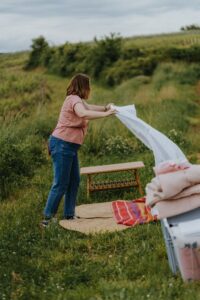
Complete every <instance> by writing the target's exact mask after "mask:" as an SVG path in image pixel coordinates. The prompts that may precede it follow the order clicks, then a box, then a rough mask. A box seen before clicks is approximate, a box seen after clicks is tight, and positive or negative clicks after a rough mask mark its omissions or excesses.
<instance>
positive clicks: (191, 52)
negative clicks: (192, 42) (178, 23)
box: [166, 46, 200, 62]
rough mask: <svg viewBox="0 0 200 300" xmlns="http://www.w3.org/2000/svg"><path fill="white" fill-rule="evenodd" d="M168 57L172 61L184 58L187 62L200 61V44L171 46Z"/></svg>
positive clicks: (167, 52) (167, 51) (167, 53)
mask: <svg viewBox="0 0 200 300" xmlns="http://www.w3.org/2000/svg"><path fill="white" fill-rule="evenodd" d="M166 57H167V58H168V59H170V60H172V61H175V60H182V61H186V62H200V46H191V47H190V48H174V47H173V48H169V49H167V50H166Z"/></svg>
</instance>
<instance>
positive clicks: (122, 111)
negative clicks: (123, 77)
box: [112, 105, 188, 166]
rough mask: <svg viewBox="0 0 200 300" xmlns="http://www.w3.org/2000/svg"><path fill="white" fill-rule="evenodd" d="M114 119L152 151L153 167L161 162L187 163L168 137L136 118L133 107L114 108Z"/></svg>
mask: <svg viewBox="0 0 200 300" xmlns="http://www.w3.org/2000/svg"><path fill="white" fill-rule="evenodd" d="M112 107H113V108H114V109H116V110H117V113H116V117H117V118H118V119H119V120H120V121H121V122H122V123H123V124H124V125H125V126H126V127H127V128H128V129H129V130H130V131H131V132H132V133H133V134H134V135H135V136H136V137H137V138H138V139H139V140H140V141H141V142H142V143H144V144H145V145H146V147H148V148H149V149H150V150H151V151H153V154H154V159H155V165H156V166H157V165H159V164H160V163H162V162H166V161H174V162H177V163H184V162H187V161H188V160H187V158H186V157H185V155H184V154H183V152H182V151H181V150H180V148H179V147H178V146H177V145H176V144H175V143H174V142H172V141H171V140H170V139H169V138H168V137H166V136H165V135H164V134H162V133H161V132H159V131H158V130H156V129H154V128H153V127H151V126H150V125H148V124H147V123H145V122H144V121H143V120H141V119H140V118H138V117H137V114H136V109H135V105H127V106H115V105H112Z"/></svg>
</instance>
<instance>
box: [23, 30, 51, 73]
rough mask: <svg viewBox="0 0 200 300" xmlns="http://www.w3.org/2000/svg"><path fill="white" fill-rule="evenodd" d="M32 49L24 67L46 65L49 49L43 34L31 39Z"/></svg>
mask: <svg viewBox="0 0 200 300" xmlns="http://www.w3.org/2000/svg"><path fill="white" fill-rule="evenodd" d="M31 48H32V51H31V53H30V56H29V60H28V62H27V63H26V65H25V69H33V68H35V67H37V66H39V65H46V64H47V61H48V60H49V55H50V49H49V45H48V43H47V41H46V40H45V38H44V37H43V36H39V37H38V38H36V39H33V43H32V45H31Z"/></svg>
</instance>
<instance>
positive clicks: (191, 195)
mask: <svg viewBox="0 0 200 300" xmlns="http://www.w3.org/2000/svg"><path fill="white" fill-rule="evenodd" d="M154 171H155V173H156V177H154V178H153V179H152V180H151V182H150V183H148V184H147V186H146V205H148V206H150V207H151V208H152V213H153V214H156V215H157V217H158V219H162V218H167V217H171V216H175V215H178V214H181V213H184V212H188V211H190V210H192V209H195V208H197V207H200V165H191V164H185V165H182V166H180V165H179V166H177V165H176V164H174V165H173V164H171V166H169V165H167V166H163V168H156V169H154Z"/></svg>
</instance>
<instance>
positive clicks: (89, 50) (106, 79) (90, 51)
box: [27, 33, 200, 86]
mask: <svg viewBox="0 0 200 300" xmlns="http://www.w3.org/2000/svg"><path fill="white" fill-rule="evenodd" d="M123 42H124V40H123V39H122V38H121V37H120V36H119V35H116V34H114V33H112V34H111V35H110V36H105V37H104V38H102V39H99V40H98V39H97V38H95V39H94V41H93V43H76V44H70V43H65V44H64V45H61V46H58V47H49V45H48V43H47V42H46V41H45V39H44V38H43V37H39V38H37V39H34V40H33V44H32V51H31V53H30V57H29V62H28V63H27V68H34V67H37V66H39V65H41V66H45V67H47V69H48V70H49V72H51V73H54V74H57V75H60V76H64V77H65V76H72V75H74V74H75V73H78V72H82V73H88V74H89V75H91V76H92V77H93V78H94V79H98V80H100V81H101V82H102V83H105V84H107V85H109V86H114V85H118V84H120V83H121V82H122V81H124V80H127V79H130V78H132V77H136V76H138V75H145V76H151V75H152V74H153V73H154V71H155V69H156V68H157V66H158V65H159V63H160V62H164V61H169V62H170V61H172V62H173V61H177V60H178V61H183V62H187V63H190V62H199V61H200V47H199V45H197V44H196V45H191V46H190V47H185V46H183V45H182V46H179V47H177V46H176V45H174V46H170V45H167V46H166V47H164V46H163V45H162V44H161V45H159V46H157V45H153V46H152V45H151V47H149V48H145V47H143V48H141V47H139V46H138V45H137V44H130V43H123Z"/></svg>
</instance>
